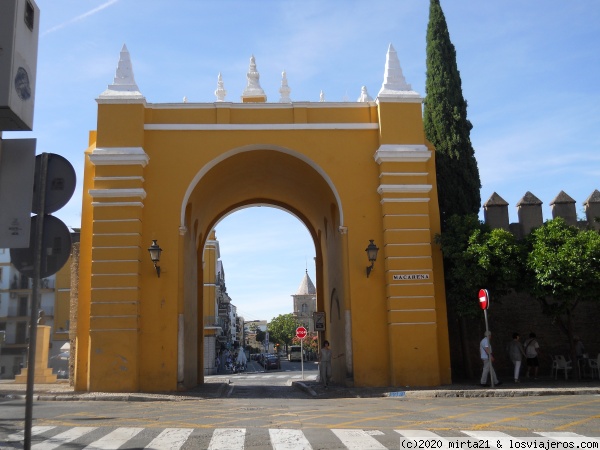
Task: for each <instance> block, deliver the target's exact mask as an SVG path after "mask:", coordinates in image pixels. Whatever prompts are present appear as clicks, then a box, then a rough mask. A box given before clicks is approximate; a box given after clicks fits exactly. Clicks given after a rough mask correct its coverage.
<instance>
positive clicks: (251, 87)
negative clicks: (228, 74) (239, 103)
mask: <svg viewBox="0 0 600 450" xmlns="http://www.w3.org/2000/svg"><path fill="white" fill-rule="evenodd" d="M246 78H247V80H248V84H247V86H246V89H244V92H242V99H243V98H257V97H258V98H261V97H262V99H263V100H264V101H266V100H267V95H266V94H265V91H263V89H262V88H261V87H260V81H259V79H260V74H259V73H258V70H256V60H255V59H254V55H252V56H251V57H250V66H249V68H248V73H247V75H246Z"/></svg>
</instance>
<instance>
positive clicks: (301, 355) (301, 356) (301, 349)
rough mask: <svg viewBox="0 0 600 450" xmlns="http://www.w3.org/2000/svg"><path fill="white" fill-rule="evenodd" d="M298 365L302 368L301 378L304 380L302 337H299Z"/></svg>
mask: <svg viewBox="0 0 600 450" xmlns="http://www.w3.org/2000/svg"><path fill="white" fill-rule="evenodd" d="M300 367H301V369H302V380H304V338H302V339H300Z"/></svg>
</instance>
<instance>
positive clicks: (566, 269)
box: [525, 218, 600, 375]
mask: <svg viewBox="0 0 600 450" xmlns="http://www.w3.org/2000/svg"><path fill="white" fill-rule="evenodd" d="M526 244H527V249H528V250H529V256H528V257H527V260H526V261H525V268H526V269H527V273H528V275H529V279H528V285H529V292H530V293H531V295H532V296H534V297H535V298H536V299H537V300H538V301H539V302H540V304H541V306H542V312H543V313H544V314H546V315H547V316H549V317H551V318H552V320H553V322H554V324H555V325H556V326H558V328H559V329H560V330H561V331H562V332H563V333H564V334H565V335H566V337H567V339H568V342H569V346H570V353H571V360H572V361H576V360H577V359H576V357H577V356H576V351H575V340H574V336H575V328H576V325H575V323H574V320H573V312H574V311H575V308H576V307H577V306H578V305H579V304H580V303H581V302H588V301H600V234H599V233H598V232H596V231H592V230H588V231H581V230H579V229H578V228H575V227H573V226H569V225H567V224H566V222H565V221H564V220H563V219H562V218H557V219H553V220H549V221H547V222H546V223H545V224H544V225H543V226H542V227H540V228H537V229H536V230H534V231H533V232H532V233H531V234H530V235H529V236H528V238H527V240H526ZM578 375H580V374H579V373H578Z"/></svg>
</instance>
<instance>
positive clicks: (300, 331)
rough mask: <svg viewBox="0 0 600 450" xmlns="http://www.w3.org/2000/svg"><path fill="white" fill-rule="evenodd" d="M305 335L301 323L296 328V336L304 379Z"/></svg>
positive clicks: (304, 329) (305, 332)
mask: <svg viewBox="0 0 600 450" xmlns="http://www.w3.org/2000/svg"><path fill="white" fill-rule="evenodd" d="M306 335H307V331H306V328H304V327H303V326H302V325H301V326H299V327H298V328H296V337H297V338H298V339H300V368H301V370H302V379H303V380H304V338H305V337H306Z"/></svg>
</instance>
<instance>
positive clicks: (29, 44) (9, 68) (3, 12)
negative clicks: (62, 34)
mask: <svg viewBox="0 0 600 450" xmlns="http://www.w3.org/2000/svg"><path fill="white" fill-rule="evenodd" d="M39 23H40V10H39V8H38V7H37V5H36V4H35V2H34V1H33V0H1V1H0V131H31V129H32V128H33V106H34V103H35V80H36V71H37V53H38V36H39Z"/></svg>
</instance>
